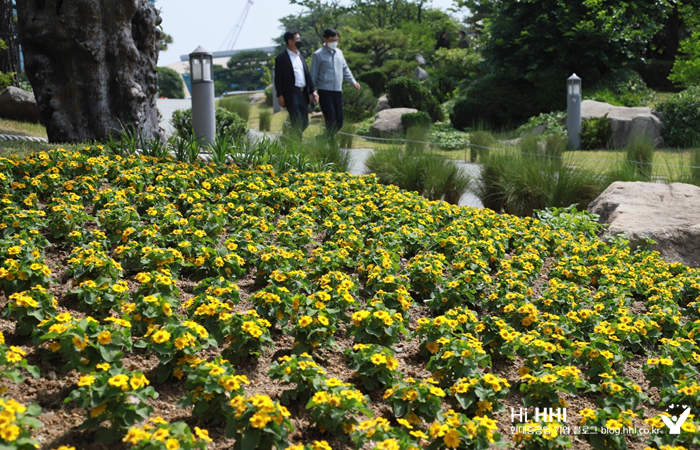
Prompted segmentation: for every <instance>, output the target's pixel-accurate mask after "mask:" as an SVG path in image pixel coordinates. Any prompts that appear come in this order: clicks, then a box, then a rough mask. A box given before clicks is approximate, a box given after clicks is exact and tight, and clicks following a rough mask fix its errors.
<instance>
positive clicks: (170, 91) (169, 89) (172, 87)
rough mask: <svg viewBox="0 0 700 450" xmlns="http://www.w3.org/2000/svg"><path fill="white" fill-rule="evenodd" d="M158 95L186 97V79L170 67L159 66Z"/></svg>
mask: <svg viewBox="0 0 700 450" xmlns="http://www.w3.org/2000/svg"><path fill="white" fill-rule="evenodd" d="M158 96H159V97H167V98H185V81H184V80H183V79H182V76H180V74H179V73H177V71H175V70H173V69H171V68H170V67H159V68H158Z"/></svg>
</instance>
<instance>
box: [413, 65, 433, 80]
mask: <svg viewBox="0 0 700 450" xmlns="http://www.w3.org/2000/svg"><path fill="white" fill-rule="evenodd" d="M428 78H430V75H429V74H428V72H427V71H426V70H425V69H424V68H422V67H416V70H414V71H413V80H414V81H421V80H427V79H428Z"/></svg>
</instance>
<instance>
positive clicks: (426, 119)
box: [401, 111, 430, 130]
mask: <svg viewBox="0 0 700 450" xmlns="http://www.w3.org/2000/svg"><path fill="white" fill-rule="evenodd" d="M401 124H403V127H404V128H405V129H406V130H408V129H409V128H411V127H426V128H429V127H430V115H429V114H428V113H427V112H425V111H418V112H415V113H407V114H403V115H402V116H401Z"/></svg>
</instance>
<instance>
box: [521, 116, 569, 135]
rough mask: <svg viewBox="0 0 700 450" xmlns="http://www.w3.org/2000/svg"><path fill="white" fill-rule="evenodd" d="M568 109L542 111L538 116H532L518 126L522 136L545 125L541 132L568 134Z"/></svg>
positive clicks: (545, 133) (546, 133)
mask: <svg viewBox="0 0 700 450" xmlns="http://www.w3.org/2000/svg"><path fill="white" fill-rule="evenodd" d="M565 124H566V111H553V112H551V113H541V114H539V115H537V116H533V117H530V119H528V121H527V122H526V123H524V124H522V125H520V127H519V128H518V134H519V135H520V136H523V135H528V134H531V133H533V131H534V130H535V129H536V128H538V127H540V126H544V130H542V133H541V134H544V135H558V136H566V127H565Z"/></svg>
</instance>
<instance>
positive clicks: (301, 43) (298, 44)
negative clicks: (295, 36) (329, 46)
mask: <svg viewBox="0 0 700 450" xmlns="http://www.w3.org/2000/svg"><path fill="white" fill-rule="evenodd" d="M294 45H296V47H297V50H299V49H300V48H301V46H302V45H304V43H303V42H301V41H296V42H295V43H294Z"/></svg>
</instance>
